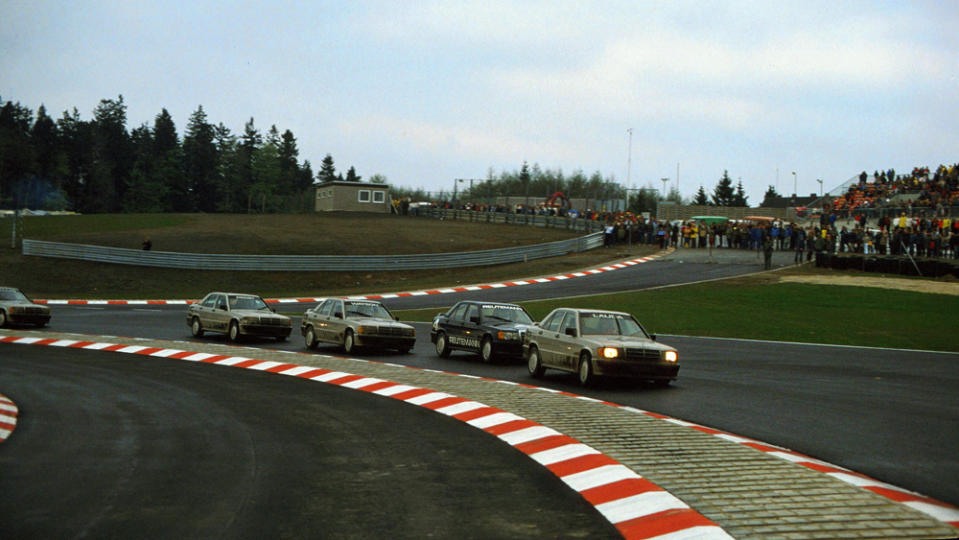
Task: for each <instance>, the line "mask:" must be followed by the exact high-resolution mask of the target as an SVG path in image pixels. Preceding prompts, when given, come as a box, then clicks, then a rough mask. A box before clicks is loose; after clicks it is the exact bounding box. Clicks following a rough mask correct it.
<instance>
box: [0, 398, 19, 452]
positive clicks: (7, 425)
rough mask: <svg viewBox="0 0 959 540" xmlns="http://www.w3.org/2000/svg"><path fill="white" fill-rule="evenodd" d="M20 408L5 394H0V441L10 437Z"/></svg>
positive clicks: (15, 425)
mask: <svg viewBox="0 0 959 540" xmlns="http://www.w3.org/2000/svg"><path fill="white" fill-rule="evenodd" d="M19 414H20V410H19V409H18V408H17V404H16V403H14V402H13V400H12V399H10V398H8V397H7V396H5V395H3V394H0V443H2V442H4V441H6V440H7V439H8V438H10V434H12V433H13V430H14V429H15V428H16V427H17V416H18V415H19Z"/></svg>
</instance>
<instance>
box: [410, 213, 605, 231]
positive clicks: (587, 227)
mask: <svg viewBox="0 0 959 540" xmlns="http://www.w3.org/2000/svg"><path fill="white" fill-rule="evenodd" d="M410 215H411V216H414V217H427V218H432V219H441V220H449V221H468V222H470V223H507V224H510V225H529V226H531V227H547V228H550V229H566V230H568V231H583V232H586V233H592V232H596V231H602V230H603V226H604V225H605V223H604V222H602V221H596V220H592V219H584V218H568V217H563V216H543V215H539V214H514V213H510V212H482V211H477V210H459V209H455V208H416V209H411V210H410Z"/></svg>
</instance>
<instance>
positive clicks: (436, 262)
mask: <svg viewBox="0 0 959 540" xmlns="http://www.w3.org/2000/svg"><path fill="white" fill-rule="evenodd" d="M601 245H603V234H602V233H593V234H589V235H586V236H581V237H579V238H572V239H569V240H560V241H558V242H550V243H546V244H535V245H532V246H518V247H511V248H502V249H489V250H483V251H466V252H458V253H427V254H419V255H356V256H339V255H233V254H225V253H223V254H220V253H216V254H203V253H176V252H169V251H144V250H139V249H126V248H115V247H105V246H90V245H85V244H64V243H59V242H45V241H42V240H27V239H24V240H23V254H24V255H33V256H37V257H53V258H59V259H76V260H81V261H93V262H104V263H111V264H126V265H134V266H151V267H155V268H179V269H184V270H241V271H254V272H255V271H270V272H281V271H286V272H343V271H361V272H366V271H372V270H385V269H389V270H435V269H442V268H463V267H469V266H490V265H494V264H506V263H515V262H525V261H530V260H533V259H542V258H546V257H557V256H560V255H566V254H568V253H575V252H580V251H588V250H590V249H594V248H597V247H600V246H601Z"/></svg>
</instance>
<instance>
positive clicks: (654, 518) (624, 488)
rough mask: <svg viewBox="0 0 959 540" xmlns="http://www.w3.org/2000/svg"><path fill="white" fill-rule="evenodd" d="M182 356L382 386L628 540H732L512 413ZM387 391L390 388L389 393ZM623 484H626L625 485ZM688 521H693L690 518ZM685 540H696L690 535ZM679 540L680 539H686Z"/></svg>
mask: <svg viewBox="0 0 959 540" xmlns="http://www.w3.org/2000/svg"><path fill="white" fill-rule="evenodd" d="M0 341H2V342H6V343H14V344H21V345H52V344H53V343H56V342H57V340H38V339H32V338H28V337H22V336H9V337H5V338H3V339H2V340H0ZM83 348H87V349H91V350H108V351H113V352H120V353H127V354H140V355H141V356H149V355H152V354H155V353H157V352H161V351H168V349H151V348H148V347H142V346H135V345H119V344H107V343H94V342H90V343H89V344H88V345H86V346H85V347H83ZM183 352H184V353H187V354H183V355H181V354H170V355H168V358H174V357H176V356H180V358H178V359H182V360H186V361H201V362H209V363H214V364H216V365H220V366H228V367H234V368H242V369H251V370H257V371H262V372H266V373H274V374H280V375H295V376H299V377H304V376H309V377H308V378H309V379H310V380H314V381H319V382H325V383H328V384H334V385H337V386H342V387H346V388H351V389H357V390H360V391H363V390H364V389H367V388H373V387H377V389H376V390H369V392H370V393H373V394H380V395H382V396H385V397H390V398H392V399H396V400H399V401H403V402H406V403H410V404H412V405H418V406H421V407H424V408H428V409H432V410H435V411H437V412H440V413H441V414H444V415H447V416H451V417H453V418H457V416H458V415H463V416H466V417H470V419H469V420H465V419H462V418H458V419H460V421H462V422H464V423H466V424H468V425H471V426H473V427H476V428H478V429H481V430H483V431H486V432H488V433H491V434H494V435H495V436H496V437H498V438H499V439H501V440H503V441H505V442H506V443H507V444H509V445H510V446H513V447H514V448H517V449H519V450H520V451H522V452H523V453H525V454H526V455H527V456H528V457H530V458H531V459H533V460H534V461H536V462H537V463H540V464H542V465H544V466H545V467H547V468H548V469H549V470H551V471H552V472H553V473H554V474H556V476H557V477H559V478H560V479H561V480H563V482H564V483H565V484H566V485H567V486H569V487H570V488H571V489H573V490H574V491H576V492H577V493H579V494H580V495H582V496H583V497H584V499H585V500H586V501H587V502H589V503H590V504H592V505H593V506H594V507H595V508H596V509H597V511H599V513H600V514H601V515H602V516H603V517H604V518H606V519H607V520H608V521H609V522H610V523H612V524H613V526H615V527H616V528H617V530H618V531H619V532H620V533H621V534H622V535H623V537H625V538H628V539H641V538H652V537H654V536H661V535H662V534H675V533H693V532H695V534H696V535H698V536H696V537H697V538H708V539H712V538H715V539H731V538H732V537H731V536H730V535H729V534H728V533H726V532H725V531H724V530H723V529H722V528H721V527H719V526H718V525H716V524H715V523H713V522H712V521H709V520H708V519H706V518H705V517H703V516H702V515H701V514H699V513H698V512H695V511H694V510H692V509H690V508H689V507H688V506H687V505H686V504H684V503H683V502H682V501H680V500H679V499H677V498H676V497H674V496H673V495H671V494H669V493H667V492H666V491H664V490H663V489H662V488H659V487H657V486H654V485H653V484H652V483H651V482H648V481H646V480H643V481H641V482H638V483H636V482H633V483H630V482H628V481H629V480H640V479H641V477H640V476H639V475H638V474H636V473H635V472H633V471H631V470H630V469H628V468H627V467H625V466H623V465H622V464H620V463H618V462H617V461H615V460H614V459H612V458H610V457H608V456H604V455H602V454H601V453H600V452H599V451H598V450H596V449H594V448H592V447H590V446H588V445H586V444H583V443H580V442H578V441H576V440H575V439H572V438H571V437H567V436H565V435H563V434H561V433H559V432H558V431H556V430H554V429H551V428H548V427H546V426H543V425H542V424H538V423H536V422H533V421H531V420H527V419H525V418H522V417H520V416H518V415H515V414H513V413H509V412H506V411H503V410H500V409H498V408H495V407H489V406H487V405H484V404H482V403H479V402H476V401H472V400H467V399H464V398H460V397H458V396H454V395H451V394H448V393H446V392H437V391H433V390H429V389H425V388H417V387H412V386H408V385H404V384H397V383H392V382H389V381H384V380H382V379H377V378H373V377H364V376H360V375H353V374H350V373H346V372H341V371H329V370H323V369H318V368H310V367H307V366H298V365H294V364H280V363H277V362H272V361H265V360H262V361H257V360H254V359H250V358H245V357H232V356H214V355H206V354H205V353H188V352H187V351H183ZM317 373H318V374H317ZM384 384H385V385H386V386H383V385H384ZM0 399H3V400H5V401H4V403H8V405H7V406H8V407H10V406H13V407H15V405H13V403H12V401H9V400H6V399H5V398H3V397H2V396H0ZM8 435H9V433H7V434H6V435H4V434H3V428H2V425H0V437H2V438H6V436H8ZM557 439H562V440H563V444H560V445H559V446H555V447H551V448H547V449H543V448H540V447H539V446H538V445H537V444H536V442H537V441H556V440H557ZM584 457H587V458H597V457H598V458H600V459H582V458H584ZM624 480H625V481H627V482H624ZM634 484H635V485H634ZM594 501H596V502H594ZM599 501H601V502H599ZM676 510H679V511H678V512H672V513H669V515H664V514H666V513H668V512H669V511H676ZM690 515H691V516H693V517H690ZM644 519H651V521H650V522H649V523H648V524H647V523H646V522H642V520H644ZM637 520H639V521H637ZM690 524H692V525H690ZM686 537H687V538H692V536H689V535H687V536H686ZM675 538H682V536H677V537H675Z"/></svg>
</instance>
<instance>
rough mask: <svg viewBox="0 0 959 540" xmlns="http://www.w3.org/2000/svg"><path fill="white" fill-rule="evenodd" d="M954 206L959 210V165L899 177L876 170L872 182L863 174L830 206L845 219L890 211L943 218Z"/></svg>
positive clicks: (864, 172)
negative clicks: (856, 215) (861, 214)
mask: <svg viewBox="0 0 959 540" xmlns="http://www.w3.org/2000/svg"><path fill="white" fill-rule="evenodd" d="M953 207H957V208H959V164H955V165H951V166H948V167H947V166H945V165H940V166H939V167H937V168H936V169H935V172H933V173H932V174H930V171H929V167H916V168H914V169H913V170H912V173H910V174H906V175H896V172H895V170H893V169H889V170H888V171H885V172H882V171H875V172H873V174H872V178H871V179H870V177H869V175H868V174H867V173H866V171H863V172H862V173H861V174H860V175H859V182H858V183H855V184H853V185H851V186H849V189H848V190H847V191H846V192H845V193H843V194H842V195H840V196H839V197H836V198H835V199H834V200H833V201H832V203H831V210H832V211H833V212H836V213H839V214H841V215H843V216H845V217H851V216H853V215H855V214H858V213H873V214H875V215H885V214H888V213H890V212H891V213H893V214H895V215H899V214H900V213H903V212H904V213H906V214H907V215H909V216H912V215H914V214H921V213H925V214H927V215H942V214H948V213H951V212H952V209H953Z"/></svg>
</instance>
